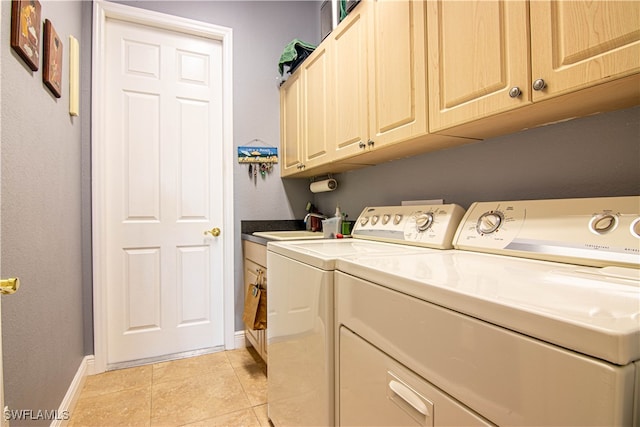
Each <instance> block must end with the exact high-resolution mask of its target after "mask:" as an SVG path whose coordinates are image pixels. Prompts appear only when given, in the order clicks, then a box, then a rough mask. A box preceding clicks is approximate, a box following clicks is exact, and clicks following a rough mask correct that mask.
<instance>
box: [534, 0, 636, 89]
mask: <svg viewBox="0 0 640 427" xmlns="http://www.w3.org/2000/svg"><path fill="white" fill-rule="evenodd" d="M530 7H531V54H532V75H531V77H532V79H533V80H534V81H535V80H537V79H543V80H544V81H545V82H546V87H545V88H544V89H543V90H540V91H534V92H533V100H534V101H536V100H538V99H543V98H545V97H550V96H554V95H558V94H562V93H565V92H569V91H575V90H578V89H582V88H585V87H588V86H592V85H594V84H597V83H602V82H605V81H607V80H612V79H616V78H619V77H623V76H626V75H629V74H632V73H637V72H638V71H640V2H638V1H549V0H546V1H542V0H538V1H532V2H531V6H530Z"/></svg>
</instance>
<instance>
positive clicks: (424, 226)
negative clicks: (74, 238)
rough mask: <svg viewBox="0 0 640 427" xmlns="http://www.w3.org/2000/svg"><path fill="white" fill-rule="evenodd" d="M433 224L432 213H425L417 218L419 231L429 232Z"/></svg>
mask: <svg viewBox="0 0 640 427" xmlns="http://www.w3.org/2000/svg"><path fill="white" fill-rule="evenodd" d="M432 224H433V214H432V213H431V212H423V213H420V214H418V215H417V216H416V228H417V229H418V231H425V230H428V229H429V227H431V225H432Z"/></svg>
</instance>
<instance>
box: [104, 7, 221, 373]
mask: <svg viewBox="0 0 640 427" xmlns="http://www.w3.org/2000/svg"><path fill="white" fill-rule="evenodd" d="M105 41H106V43H105V51H104V52H105V61H104V63H105V64H106V66H105V70H104V73H105V76H104V77H105V88H104V89H105V90H104V94H105V97H106V99H105V105H106V107H105V111H104V114H105V127H104V132H105V142H106V144H105V146H104V155H105V161H106V168H105V170H104V177H103V179H104V188H105V197H106V206H105V207H104V209H105V212H104V215H105V222H104V224H105V227H106V230H105V232H106V233H105V237H106V254H105V255H106V263H105V266H106V268H105V273H104V274H105V277H106V283H105V284H104V285H105V287H106V292H105V295H106V299H107V303H106V316H105V317H106V323H107V325H106V327H107V364H108V365H112V364H114V363H122V362H127V361H132V360H137V359H145V358H156V357H159V356H163V355H169V354H175V353H182V352H187V351H193V350H198V349H207V348H214V347H220V346H223V344H224V327H223V319H224V318H223V298H222V297H223V286H222V282H223V272H222V267H223V262H222V261H223V258H222V256H223V250H222V248H223V239H224V238H225V237H224V236H225V234H224V233H222V234H221V235H220V236H219V237H214V236H212V235H205V233H204V232H205V231H206V230H211V229H212V228H214V227H221V226H222V220H223V218H222V217H223V203H222V201H223V184H222V183H223V175H222V173H223V168H222V165H221V164H222V159H223V155H222V154H223V149H222V139H223V126H222V123H223V120H222V43H221V42H220V41H217V40H212V39H207V38H201V37H196V36H191V35H186V34H181V33H178V32H173V31H167V30H162V29H158V28H152V27H147V26H144V25H139V24H134V23H130V22H124V21H120V20H114V19H108V20H107V21H106V25H105Z"/></svg>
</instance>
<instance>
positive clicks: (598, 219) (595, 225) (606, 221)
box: [589, 213, 618, 234]
mask: <svg viewBox="0 0 640 427" xmlns="http://www.w3.org/2000/svg"><path fill="white" fill-rule="evenodd" d="M617 225H618V217H617V216H615V215H613V214H610V213H602V214H599V215H595V216H593V218H591V221H589V229H590V230H591V231H592V232H593V233H595V234H606V233H608V232H610V231H612V230H614V229H615V228H616V226H617Z"/></svg>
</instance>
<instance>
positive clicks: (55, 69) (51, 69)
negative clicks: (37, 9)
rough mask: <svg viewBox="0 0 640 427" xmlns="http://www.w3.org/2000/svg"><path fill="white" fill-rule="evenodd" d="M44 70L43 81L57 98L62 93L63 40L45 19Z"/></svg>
mask: <svg viewBox="0 0 640 427" xmlns="http://www.w3.org/2000/svg"><path fill="white" fill-rule="evenodd" d="M43 56H44V70H43V72H42V81H43V82H44V84H45V85H47V87H48V88H49V89H50V90H51V92H52V93H53V94H54V95H55V97H56V98H60V95H61V94H62V40H60V37H58V33H56V30H55V28H53V25H52V24H51V21H49V20H48V19H46V20H45V21H44V55H43Z"/></svg>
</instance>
